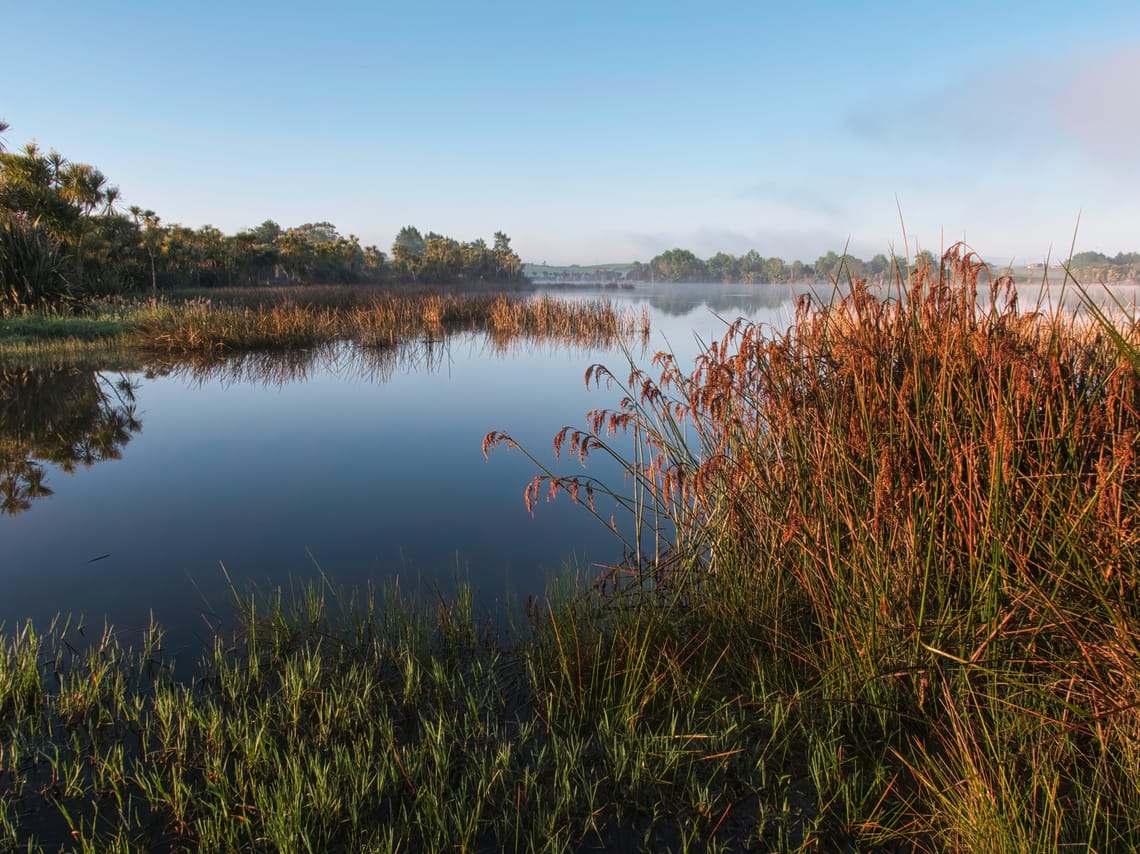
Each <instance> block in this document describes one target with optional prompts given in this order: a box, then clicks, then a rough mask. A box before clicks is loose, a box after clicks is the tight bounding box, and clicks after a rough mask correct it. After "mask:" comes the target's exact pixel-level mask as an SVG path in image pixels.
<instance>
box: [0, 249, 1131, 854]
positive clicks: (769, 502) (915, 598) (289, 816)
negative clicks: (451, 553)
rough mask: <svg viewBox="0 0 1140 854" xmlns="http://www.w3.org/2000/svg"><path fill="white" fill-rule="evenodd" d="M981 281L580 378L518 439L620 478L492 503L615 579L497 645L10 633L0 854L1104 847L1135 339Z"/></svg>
mask: <svg viewBox="0 0 1140 854" xmlns="http://www.w3.org/2000/svg"><path fill="white" fill-rule="evenodd" d="M1008 285H1009V283H1008V282H1007V281H1005V280H1002V279H997V280H994V281H990V280H989V278H988V271H987V270H986V268H985V267H984V266H983V265H982V264H980V263H979V262H978V261H977V259H976V257H975V256H973V255H972V254H971V253H970V252H968V250H965V249H964V248H963V247H960V246H959V247H954V248H953V249H951V251H950V252H948V253H947V254H946V255H945V256H944V258H943V259H942V263H941V264H940V266H939V267H938V269H933V270H932V269H925V270H918V271H915V272H914V274H913V275H912V276H910V277H909V278H907V279H905V280H904V279H902V278H901V277H900V278H899V279H897V280H896V282H895V285H894V287H893V288H892V289H891V290H889V291H888V292H885V293H872V292H871V291H869V290H868V289H867V288H866V287H865V286H864V285H862V284H860V283H858V282H856V283H853V285H852V287H851V288H850V289H849V292H847V293H845V294H843V295H840V294H839V293H838V292H837V294H836V296H835V297H834V298H833V299H832V300H831V301H830V302H828V303H826V304H818V303H815V302H809V301H806V300H805V301H804V302H803V303H801V305H800V308H799V310H798V312H797V314H796V317H795V319H794V322H793V323H792V325H791V326H790V328H789V329H788V330H787V331H783V332H774V331H772V330H768V329H762V328H759V327H755V326H749V325H747V324H745V323H738V324H735V325H734V326H733V327H731V328H730V329H729V331H728V332H727V333H726V335H725V337H724V339H723V340H722V341H719V342H716V343H715V344H714V345H711V346H710V347H709V348H708V349H707V351H706V352H705V353H704V354H703V355H702V356H701V357H700V358H699V359H698V360H697V363H696V365H695V366H694V367H693V368H692V370H682V368H681V366H679V365H677V364H676V363H675V362H674V361H673V360H672V358H671V357H670V356H669V355H668V354H659V356H658V357H657V359H656V366H657V375H656V376H651V375H650V374H649V373H648V372H646V371H645V370H642V369H640V368H638V367H637V366H636V365H633V364H632V363H631V364H630V366H629V373H628V375H618V374H616V373H614V372H612V371H610V370H607V369H606V368H604V367H601V366H595V367H593V368H591V370H590V371H589V373H588V374H587V379H588V381H589V382H591V383H593V382H599V383H611V384H615V385H617V386H619V387H620V391H621V393H622V398H623V399H622V402H621V404H620V405H619V407H618V408H617V409H615V410H612V411H598V412H595V413H592V414H591V415H590V416H589V417H588V419H587V421H588V423H587V426H586V428H584V429H580V430H574V429H570V428H567V429H566V430H564V431H562V432H560V433H559V434H558V436H556V437H555V442H554V444H555V448H556V449H557V450H559V451H561V452H569V453H575V454H578V455H579V456H581V457H582V458H583V459H584V460H585V461H586V462H587V463H588V462H589V460H590V458H591V457H593V456H596V455H597V454H603V455H610V456H613V457H614V458H615V459H617V460H618V462H619V463H620V464H622V465H623V466H624V468H625V473H626V475H627V478H626V480H625V482H624V484H623V485H621V486H618V485H617V484H607V483H604V482H600V481H597V480H593V479H591V478H590V477H589V476H588V475H586V474H584V475H580V476H578V477H571V478H568V477H557V476H554V475H553V474H551V473H549V472H546V471H544V470H543V469H542V460H541V458H540V457H539V456H538V455H537V454H535V453H534V452H530V451H527V450H526V449H519V450H522V451H523V452H524V453H528V454H530V455H531V458H532V459H534V461H535V463H536V465H538V466H539V474H538V476H537V478H536V480H535V481H534V482H533V483H532V484H531V486H530V488H529V489H528V491H527V496H528V500H530V501H531V502H533V501H534V500H535V498H536V497H537V496H538V495H540V494H544V493H550V492H553V493H554V494H556V495H565V496H567V497H569V498H570V499H572V500H576V501H578V502H580V503H581V504H582V505H583V506H584V507H585V508H587V510H588V511H591V512H593V513H595V515H597V516H598V518H599V519H600V520H601V521H602V522H603V523H605V524H607V525H609V524H611V520H610V513H609V511H610V509H611V507H612V508H613V510H614V518H613V521H612V525H613V527H614V529H615V533H616V534H617V535H619V536H621V537H623V538H624V540H625V543H626V547H627V548H626V550H627V554H628V560H627V562H626V564H625V565H623V566H621V567H616V568H614V570H613V572H612V573H610V574H608V575H607V576H606V577H604V578H602V579H599V580H598V583H596V584H595V585H594V586H589V587H586V588H584V589H583V588H571V589H567V590H564V591H561V592H553V593H551V594H550V595H549V596H548V597H546V598H542V599H539V600H530V601H528V602H527V603H526V605H525V606H524V607H523V608H522V609H521V610H522V612H523V614H522V617H521V618H520V619H519V620H518V623H517V625H512V626H508V627H506V628H503V627H501V626H499V625H498V624H495V623H492V622H491V621H490V620H489V619H487V618H485V617H482V616H480V615H479V614H478V613H477V612H476V609H475V606H474V604H473V599H472V594H471V593H470V591H461V592H460V593H459V594H458V595H457V597H456V599H455V600H454V601H451V602H443V601H437V602H432V603H424V602H422V601H413V600H410V599H407V598H404V597H401V596H400V595H398V594H397V593H396V592H394V591H390V592H386V593H383V594H375V593H373V592H371V591H357V592H356V593H355V594H351V593H349V594H340V595H332V594H331V593H330V592H329V590H328V589H321V590H316V589H313V590H309V591H307V592H303V593H302V594H300V595H299V596H298V597H297V598H296V599H292V600H287V599H285V598H283V597H281V596H280V595H278V596H276V597H271V598H269V599H264V598H261V599H258V598H245V599H243V600H242V606H241V607H242V612H243V615H244V619H243V623H242V624H243V626H244V629H243V630H242V631H241V632H240V633H239V634H238V636H237V637H235V638H233V639H224V640H223V639H219V640H218V642H217V644H216V645H215V647H214V649H213V650H212V652H211V654H209V655H207V656H206V657H205V659H204V660H203V661H202V663H201V665H200V667H199V669H198V671H197V672H196V673H195V675H194V677H193V679H191V680H190V681H188V682H179V681H176V680H175V679H174V678H173V676H172V674H171V669H170V667H169V662H167V661H165V660H164V658H163V655H162V644H161V635H160V633H159V632H158V631H157V629H156V630H154V631H152V632H151V633H149V634H148V636H147V637H146V638H144V641H143V644H142V646H141V648H140V649H138V650H136V651H133V652H132V651H129V650H124V649H123V648H122V647H121V646H120V644H119V642H118V641H117V640H116V638H115V636H114V635H113V633H110V632H107V633H105V634H104V635H103V636H100V637H94V638H90V639H88V638H86V637H78V636H77V631H76V630H75V629H73V628H71V627H67V626H64V627H62V628H61V627H58V626H57V627H54V628H50V629H49V630H48V631H45V632H44V633H43V635H42V636H41V635H38V634H36V633H35V632H34V630H33V629H32V628H31V627H24V628H20V629H18V630H17V631H15V632H10V633H9V634H8V635H7V636H6V637H5V640H4V642H3V644H4V645H3V647H2V649H0V745H3V746H4V754H3V756H2V757H0V850H2V849H3V848H4V847H5V845H7V847H8V848H11V849H13V850H14V849H21V850H22V849H24V848H28V847H30V848H35V847H36V846H37V845H39V846H43V847H46V848H58V847H63V846H68V847H72V848H75V849H77V850H100V851H102V850H134V849H136V848H161V849H168V850H189V849H214V850H220V849H224V850H262V849H272V848H288V849H290V850H294V849H297V850H378V849H382V850H437V849H441V848H449V849H458V850H471V851H480V850H512V851H529V850H551V851H564V850H565V851H589V850H638V849H640V850H663V849H668V850H700V851H717V850H726V851H727V850H732V851H737V850H761V851H769V850H780V851H795V850H803V851H816V850H839V851H845V850H848V851H856V850H860V851H861V850H889V851H984V852H990V851H1026V852H1037V851H1042V852H1044V851H1048V852H1060V851H1069V850H1089V851H1099V852H1109V851H1118V850H1133V849H1136V848H1138V847H1140V771H1138V770H1137V769H1140V608H1138V606H1137V585H1138V582H1140V560H1138V555H1140V526H1137V524H1136V520H1137V519H1138V518H1140V489H1138V488H1137V487H1138V486H1140V454H1138V453H1137V452H1138V451H1140V448H1138V447H1137V441H1138V440H1137V437H1138V435H1140V431H1138V426H1140V424H1138V417H1137V416H1138V414H1140V373H1138V371H1137V363H1136V352H1137V347H1138V346H1140V326H1138V322H1137V317H1136V315H1135V310H1134V309H1132V310H1129V309H1128V307H1124V306H1122V307H1120V308H1121V313H1119V314H1114V315H1113V316H1108V315H1107V314H1104V313H1099V314H1098V313H1096V312H1092V313H1084V314H1075V315H1074V314H1071V313H1062V312H1050V311H1049V310H1048V309H1047V307H1044V306H1038V307H1036V308H1034V309H1030V310H1026V311H1022V310H1019V309H1018V308H1017V306H1016V303H1015V300H1014V296H1013V294H1012V291H1011V290H1010V289H1009V288H1008ZM439 319H440V322H441V323H442V322H443V318H442V317H440V318H439ZM622 432H624V433H628V434H629V435H630V438H631V439H632V441H631V442H630V441H625V440H622V441H618V440H617V439H615V437H614V434H616V433H622ZM486 444H487V450H490V449H491V448H492V447H493V446H496V445H499V446H501V445H506V446H508V447H516V448H517V447H518V446H517V445H515V443H514V442H513V440H512V439H511V437H510V436H509V435H508V434H505V433H493V434H491V435H489V436H488V437H487V443H486Z"/></svg>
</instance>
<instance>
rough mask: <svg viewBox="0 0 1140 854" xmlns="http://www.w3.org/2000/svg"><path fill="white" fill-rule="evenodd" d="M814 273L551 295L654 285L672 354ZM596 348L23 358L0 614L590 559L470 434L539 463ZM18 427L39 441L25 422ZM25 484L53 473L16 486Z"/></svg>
mask: <svg viewBox="0 0 1140 854" xmlns="http://www.w3.org/2000/svg"><path fill="white" fill-rule="evenodd" d="M809 289H810V288H809V286H802V287H785V286H770V285H763V286H742V285H723V286H721V285H700V286H670V287H668V288H664V287H663V286H661V285H639V286H638V287H637V288H635V289H634V290H631V291H612V290H583V289H577V288H576V289H573V290H567V291H562V292H560V295H561V296H563V297H565V298H567V299H596V298H598V297H599V296H602V297H606V298H609V299H613V300H614V301H615V302H617V303H619V304H627V305H630V306H633V307H639V306H641V305H647V306H648V308H649V311H650V319H651V323H652V336H651V340H650V342H649V343H648V345H646V346H644V347H643V346H642V345H641V344H632V345H631V346H632V347H633V355H634V358H635V360H636V361H637V362H638V364H640V365H643V366H646V367H648V366H649V360H650V357H651V356H652V354H653V353H654V352H655V351H656V350H659V349H669V350H671V351H673V352H674V353H675V354H676V355H677V356H678V357H679V358H680V359H681V360H683V363H685V364H688V363H689V362H691V360H692V358H693V357H694V356H695V355H696V353H697V352H698V348H699V345H698V340H700V341H706V342H707V341H709V340H712V339H713V338H716V337H719V336H720V334H721V332H722V331H723V329H724V325H725V321H728V320H732V319H735V318H736V317H738V316H742V315H743V316H746V317H748V318H750V319H752V320H755V321H759V322H762V323H767V324H771V325H772V326H774V327H776V328H782V327H783V326H784V325H785V324H786V323H787V321H788V319H789V317H790V316H791V312H792V309H793V306H794V302H795V299H796V298H797V296H798V295H799V294H800V293H802V292H803V291H805V290H809ZM817 290H818V289H817ZM826 292H827V289H823V293H824V294H825V295H826ZM1128 296H1129V298H1130V299H1133V300H1134V299H1135V294H1134V293H1131V294H1129V295H1128ZM595 362H601V363H603V364H606V365H607V366H609V367H611V368H612V369H613V370H614V372H615V373H616V374H617V375H619V376H624V375H625V374H626V373H627V365H628V363H627V362H626V356H625V355H624V354H623V352H622V351H621V349H620V348H613V349H603V350H588V349H582V348H578V347H565V346H559V345H553V344H549V343H534V342H518V343H516V344H512V345H510V346H508V347H505V348H503V347H496V346H494V345H493V344H492V343H491V342H490V341H489V340H488V339H486V338H485V337H483V336H479V335H457V336H453V337H451V338H449V339H447V340H446V341H443V342H418V343H414V344H412V345H410V346H409V347H407V348H404V349H402V350H400V351H396V352H393V351H367V350H359V349H357V348H355V347H353V346H350V345H341V346H338V347H335V348H330V349H328V350H323V351H317V352H314V353H293V354H286V355H284V356H276V357H269V356H265V355H253V356H247V357H242V358H234V359H231V360H229V361H227V362H224V363H221V364H215V365H213V366H208V367H206V366H198V367H195V366H194V365H192V364H189V363H186V364H175V365H173V366H166V367H163V368H157V367H152V368H150V369H147V370H133V371H128V372H117V371H113V370H107V371H102V372H89V371H88V372H85V371H74V370H72V371H61V372H47V371H42V372H27V373H25V374H24V375H22V376H20V377H18V378H15V379H12V380H11V381H9V382H8V383H7V385H6V389H7V392H6V397H5V398H4V399H3V400H0V419H2V421H0V424H2V429H3V431H4V433H3V435H0V452H4V451H5V450H6V449H7V454H8V456H9V459H13V458H14V456H13V455H15V457H18V458H19V459H20V460H23V461H24V467H25V468H24V476H23V477H24V479H23V480H22V481H21V484H22V486H23V487H24V492H23V494H22V498H21V497H20V496H17V498H18V499H19V500H16V501H15V503H14V504H13V503H10V504H9V509H10V510H19V512H14V513H9V514H4V515H0V538H2V541H3V550H2V553H0V579H2V583H3V590H4V596H3V598H2V600H0V622H3V624H4V626H5V628H6V629H9V630H10V629H11V628H13V627H14V626H15V625H16V624H18V623H22V622H23V621H24V620H26V619H29V618H31V619H33V620H34V621H35V622H36V623H37V625H39V626H41V627H44V626H46V625H47V624H48V621H49V620H50V619H51V618H52V617H54V616H55V615H57V614H64V615H67V614H70V615H72V616H73V618H79V617H80V616H82V618H83V619H84V620H85V621H86V623H87V624H88V625H91V626H94V627H95V628H101V627H102V625H103V623H104V621H108V622H110V623H112V624H113V625H114V626H115V627H116V629H119V630H122V631H123V632H125V633H126V634H127V635H128V636H130V635H131V634H133V633H135V632H137V631H138V630H140V629H142V628H145V627H146V625H147V624H148V622H149V621H150V619H151V615H152V614H153V616H154V619H155V620H157V621H158V622H159V623H160V624H161V625H163V626H164V627H165V628H166V629H167V630H168V649H170V648H174V649H181V648H193V647H197V646H200V645H201V644H202V643H203V642H205V641H206V640H207V639H208V638H209V637H210V636H211V633H212V631H213V630H214V629H221V630H222V631H228V630H229V629H230V628H232V613H233V612H232V601H233V600H232V592H231V588H230V585H231V583H232V585H233V586H234V587H235V588H236V589H237V590H239V591H246V590H248V589H249V588H250V587H251V586H256V587H257V588H258V589H260V590H263V591H268V590H272V589H273V588H275V587H278V586H283V587H285V588H288V587H289V586H290V585H295V584H298V583H301V582H304V581H306V580H312V579H319V578H320V577H321V576H322V574H323V575H324V576H326V577H327V578H329V579H330V580H331V582H332V583H333V584H334V585H336V586H339V587H353V586H363V585H366V584H370V583H371V584H375V585H384V584H387V583H395V582H396V581H397V580H398V583H399V585H400V588H401V589H402V590H405V591H408V592H412V593H415V592H418V593H420V594H423V595H429V596H430V595H434V592H435V590H437V589H438V590H439V591H440V592H441V593H442V594H443V595H447V594H448V592H449V591H451V590H452V589H454V585H455V583H456V581H465V582H470V583H471V585H472V586H473V588H474V590H475V591H476V593H477V595H478V597H479V599H480V601H481V603H482V604H483V605H484V606H485V607H486V608H488V609H493V608H494V607H496V605H497V604H498V603H501V602H503V601H505V600H508V599H510V598H513V599H515V600H522V599H525V598H526V597H527V596H531V595H539V596H540V595H542V592H543V590H544V589H545V587H546V585H547V584H548V583H549V582H550V581H551V579H553V578H555V577H558V576H564V575H566V574H567V573H572V572H573V573H579V574H585V575H586V576H587V577H590V576H593V575H596V574H597V573H598V571H599V570H598V567H599V566H602V565H607V564H614V563H616V562H618V561H619V560H620V559H621V557H622V554H621V548H620V545H619V544H618V542H617V540H616V539H615V538H614V536H613V535H612V534H611V533H610V532H609V531H607V530H606V529H605V527H604V526H603V525H601V524H599V523H598V522H597V521H596V520H594V519H593V518H592V517H590V515H589V514H588V513H587V512H586V511H585V510H584V509H583V508H581V507H576V506H574V505H573V504H572V503H571V502H570V501H568V500H567V499H565V498H560V499H559V500H557V501H555V502H553V503H549V504H547V503H540V504H539V505H538V506H537V507H536V508H535V512H534V514H533V516H532V515H531V514H530V513H528V512H527V510H526V508H525V506H524V503H523V490H524V487H525V486H526V484H527V482H528V481H529V480H530V479H531V478H532V477H533V476H534V474H536V471H535V469H534V466H533V465H532V464H531V463H530V462H529V461H528V460H526V459H525V457H524V456H523V455H522V454H520V453H518V452H511V453H507V452H506V450H505V449H500V450H498V451H496V452H493V453H492V454H491V457H490V459H489V460H487V459H484V457H483V455H482V453H481V450H480V446H481V442H482V439H483V436H484V434H486V433H487V432H488V431H490V430H503V431H507V432H509V433H511V434H512V435H513V436H514V437H515V438H516V439H517V440H518V441H519V442H520V443H521V444H522V445H524V446H525V447H526V448H528V449H529V450H531V451H532V452H533V453H535V454H536V455H537V456H539V457H540V458H541V459H543V460H544V461H546V462H548V463H549V464H550V465H551V466H555V465H556V464H555V462H554V458H553V452H552V449H551V440H552V438H553V436H554V434H555V433H556V432H557V431H558V430H559V429H560V428H561V427H563V426H564V425H571V426H573V427H582V426H585V423H586V422H585V418H584V416H585V413H586V412H587V411H588V410H590V409H593V408H596V407H602V408H605V407H614V406H616V404H617V401H618V400H619V397H620V395H619V393H618V392H617V391H616V390H606V389H591V390H587V389H586V388H585V387H584V384H583V375H584V373H585V371H586V368H587V367H588V366H589V365H590V364H592V363H595ZM29 436H34V437H37V439H36V444H37V448H36V449H35V451H34V453H32V457H34V458H36V459H25V448H24V447H23V446H20V444H19V442H20V437H24V438H25V439H26V438H27V437H29ZM13 445H14V446H15V449H14V450H13V449H12V446H13ZM68 460H71V462H70V463H69V462H67V461H68ZM605 462H606V461H605V460H603V459H601V458H600V457H599V458H592V459H591V461H590V464H589V468H588V471H589V473H591V474H594V475H598V476H600V477H602V478H603V479H605V480H607V481H608V482H611V483H614V484H615V485H618V484H620V480H621V479H620V474H619V473H618V471H617V469H616V468H615V467H614V466H613V465H609V466H607V465H605ZM86 463H89V465H88V464H86ZM29 465H30V466H31V468H28V466H29ZM9 466H10V468H9V478H10V481H11V477H12V475H11V463H10V464H9ZM557 466H558V470H559V471H561V472H575V471H577V472H581V471H582V469H581V467H580V466H579V465H578V464H577V462H576V461H565V460H564V461H562V462H561V463H558V464H557ZM68 469H71V471H70V472H69V471H68ZM29 478H30V481H29ZM17 479H18V478H17ZM29 483H30V484H31V491H32V492H34V491H35V486H36V484H37V483H38V484H39V485H40V486H42V487H46V490H50V494H47V492H46V491H45V490H43V489H41V490H40V491H41V493H42V494H41V495H39V497H33V496H31V495H29V494H28V488H27V487H28V486H29ZM15 485H16V484H15V481H11V482H10V483H9V486H10V487H13V488H15ZM9 491H10V492H11V491H12V489H10V490H9ZM21 508H22V509H21ZM599 510H600V511H602V512H603V515H608V512H609V511H608V510H607V509H606V508H605V507H604V506H600V507H599Z"/></svg>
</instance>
